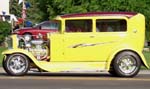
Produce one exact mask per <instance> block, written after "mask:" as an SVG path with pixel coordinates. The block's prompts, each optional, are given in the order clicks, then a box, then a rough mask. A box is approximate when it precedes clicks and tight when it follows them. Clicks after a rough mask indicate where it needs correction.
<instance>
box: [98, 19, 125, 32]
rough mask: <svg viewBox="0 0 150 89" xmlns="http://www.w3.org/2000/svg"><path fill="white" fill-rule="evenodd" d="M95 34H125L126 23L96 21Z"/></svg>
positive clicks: (105, 20)
mask: <svg viewBox="0 0 150 89" xmlns="http://www.w3.org/2000/svg"><path fill="white" fill-rule="evenodd" d="M96 31H97V32H125V31H127V22H126V20H123V19H97V20H96Z"/></svg>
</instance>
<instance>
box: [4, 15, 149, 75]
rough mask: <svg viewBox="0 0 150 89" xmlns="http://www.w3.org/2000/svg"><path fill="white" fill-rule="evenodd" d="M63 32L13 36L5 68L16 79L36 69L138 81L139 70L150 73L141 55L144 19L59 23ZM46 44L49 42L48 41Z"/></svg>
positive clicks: (63, 19)
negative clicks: (136, 78) (107, 74)
mask: <svg viewBox="0 0 150 89" xmlns="http://www.w3.org/2000/svg"><path fill="white" fill-rule="evenodd" d="M55 20H57V21H58V22H59V31H58V32H55V33H48V34H47V36H46V39H43V36H42V35H41V34H39V35H37V38H38V39H33V38H32V37H31V36H30V35H26V36H21V35H11V36H10V37H8V38H7V44H8V50H5V51H4V52H3V53H2V54H3V55H4V59H3V68H4V70H5V71H6V72H7V73H8V74H9V75H13V76H19V75H25V74H26V73H27V72H28V70H29V69H30V68H32V67H33V65H34V67H37V68H39V69H41V70H44V71H48V72H66V71H67V72H84V71H88V72H95V71H108V72H109V73H110V74H113V75H116V76H120V77H134V76H136V75H137V74H138V72H139V70H140V67H141V65H144V66H145V67H147V68H149V66H148V65H147V63H146V60H145V58H144V56H143V54H142V50H143V47H144V40H145V17H144V16H143V15H142V14H140V13H134V12H89V13H80V14H66V15H60V16H57V17H56V18H55ZM44 38H45V37H44Z"/></svg>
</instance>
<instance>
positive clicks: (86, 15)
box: [60, 12, 137, 18]
mask: <svg viewBox="0 0 150 89" xmlns="http://www.w3.org/2000/svg"><path fill="white" fill-rule="evenodd" d="M136 14H137V13H135V12H88V13H74V14H66V15H60V17H61V18H73V17H92V16H125V17H128V18H130V17H132V16H134V15H136Z"/></svg>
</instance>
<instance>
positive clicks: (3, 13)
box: [0, 0, 17, 23]
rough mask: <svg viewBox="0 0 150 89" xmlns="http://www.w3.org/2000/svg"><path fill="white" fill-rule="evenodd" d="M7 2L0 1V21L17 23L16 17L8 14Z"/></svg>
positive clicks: (6, 0) (7, 0) (5, 0)
mask: <svg viewBox="0 0 150 89" xmlns="http://www.w3.org/2000/svg"><path fill="white" fill-rule="evenodd" d="M9 1H10V0H0V21H8V22H10V23H11V22H12V21H17V19H16V17H15V16H14V15H12V14H10V12H9Z"/></svg>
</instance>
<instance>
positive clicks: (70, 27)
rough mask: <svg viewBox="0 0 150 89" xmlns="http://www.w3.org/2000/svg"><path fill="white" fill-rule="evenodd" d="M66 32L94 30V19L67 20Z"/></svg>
mask: <svg viewBox="0 0 150 89" xmlns="http://www.w3.org/2000/svg"><path fill="white" fill-rule="evenodd" d="M65 23H66V25H65V28H66V32H92V20H87V19H86V20H66V22H65Z"/></svg>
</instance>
